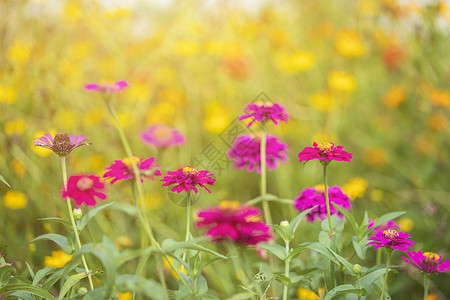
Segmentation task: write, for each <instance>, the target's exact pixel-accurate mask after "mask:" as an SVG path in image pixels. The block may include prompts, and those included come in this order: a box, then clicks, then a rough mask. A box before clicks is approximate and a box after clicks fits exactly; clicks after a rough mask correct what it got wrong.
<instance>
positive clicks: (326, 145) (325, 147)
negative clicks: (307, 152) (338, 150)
mask: <svg viewBox="0 0 450 300" xmlns="http://www.w3.org/2000/svg"><path fill="white" fill-rule="evenodd" d="M331 147H333V144H331V143H327V142H322V143H319V144H318V145H317V148H319V149H320V150H322V151H327V150H329V149H331Z"/></svg>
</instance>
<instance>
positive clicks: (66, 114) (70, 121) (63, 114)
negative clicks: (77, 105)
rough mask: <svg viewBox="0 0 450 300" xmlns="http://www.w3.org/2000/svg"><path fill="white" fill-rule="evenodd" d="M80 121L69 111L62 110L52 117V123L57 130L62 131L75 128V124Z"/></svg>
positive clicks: (73, 112)
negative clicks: (60, 129)
mask: <svg viewBox="0 0 450 300" xmlns="http://www.w3.org/2000/svg"><path fill="white" fill-rule="evenodd" d="M79 121H80V117H79V115H78V114H77V113H76V112H75V111H73V110H70V109H63V110H60V111H58V112H57V113H56V116H55V117H54V122H55V124H56V126H57V127H58V128H62V129H64V130H67V129H72V128H75V126H76V125H78V124H77V123H78V122H79Z"/></svg>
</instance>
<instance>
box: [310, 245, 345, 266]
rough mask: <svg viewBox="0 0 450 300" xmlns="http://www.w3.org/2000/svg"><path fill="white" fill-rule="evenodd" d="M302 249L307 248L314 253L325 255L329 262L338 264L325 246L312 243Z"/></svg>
mask: <svg viewBox="0 0 450 300" xmlns="http://www.w3.org/2000/svg"><path fill="white" fill-rule="evenodd" d="M304 247H305V248H308V249H310V250H314V251H316V252H319V253H321V254H323V255H325V256H326V257H327V258H328V259H329V260H331V261H333V262H335V263H338V262H337V259H336V257H335V256H334V254H333V253H332V252H331V250H330V249H329V248H328V247H327V246H325V245H323V244H321V243H317V242H313V243H310V244H308V245H305V246H304Z"/></svg>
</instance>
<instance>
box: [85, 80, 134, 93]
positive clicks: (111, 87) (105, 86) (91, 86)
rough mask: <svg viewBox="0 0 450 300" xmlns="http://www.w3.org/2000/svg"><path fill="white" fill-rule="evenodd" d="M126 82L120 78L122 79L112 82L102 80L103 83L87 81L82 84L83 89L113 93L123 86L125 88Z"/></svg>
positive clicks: (120, 89)
mask: <svg viewBox="0 0 450 300" xmlns="http://www.w3.org/2000/svg"><path fill="white" fill-rule="evenodd" d="M128 86H129V85H128V82H126V81H124V80H122V81H116V82H114V83H110V82H103V83H88V84H86V85H85V86H84V89H85V90H88V91H97V92H102V93H115V92H120V91H122V90H123V89H124V88H127V87H128Z"/></svg>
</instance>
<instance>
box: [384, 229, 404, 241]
mask: <svg viewBox="0 0 450 300" xmlns="http://www.w3.org/2000/svg"><path fill="white" fill-rule="evenodd" d="M383 235H384V237H385V238H388V239H390V240H391V239H393V238H395V237H398V236H399V235H400V234H399V233H398V232H397V231H396V230H393V229H388V230H385V231H383Z"/></svg>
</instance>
